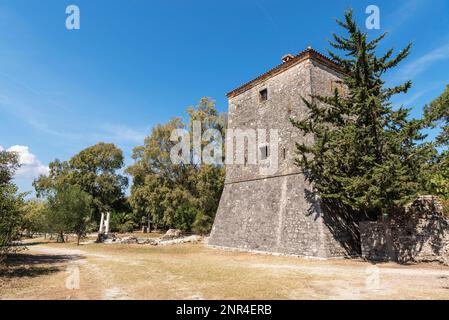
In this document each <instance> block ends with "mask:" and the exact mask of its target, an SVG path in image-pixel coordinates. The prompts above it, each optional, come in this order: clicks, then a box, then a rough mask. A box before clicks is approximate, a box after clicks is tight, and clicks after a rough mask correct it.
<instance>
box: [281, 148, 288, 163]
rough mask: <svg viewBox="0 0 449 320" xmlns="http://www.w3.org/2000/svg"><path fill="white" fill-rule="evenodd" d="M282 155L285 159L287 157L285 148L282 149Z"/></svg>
mask: <svg viewBox="0 0 449 320" xmlns="http://www.w3.org/2000/svg"><path fill="white" fill-rule="evenodd" d="M282 157H283V158H284V160H285V159H286V158H287V151H286V150H285V148H284V149H283V150H282Z"/></svg>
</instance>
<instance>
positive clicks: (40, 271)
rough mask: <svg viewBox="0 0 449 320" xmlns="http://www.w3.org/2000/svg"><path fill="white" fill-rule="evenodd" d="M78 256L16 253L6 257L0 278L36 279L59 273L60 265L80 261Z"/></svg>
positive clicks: (0, 266) (0, 269)
mask: <svg viewBox="0 0 449 320" xmlns="http://www.w3.org/2000/svg"><path fill="white" fill-rule="evenodd" d="M82 258H83V257H82V256H80V255H47V254H42V255H31V254H24V253H17V254H11V255H8V257H7V258H6V260H5V261H3V263H2V265H0V278H4V279H13V278H22V277H31V278H32V277H38V276H42V275H48V274H52V273H55V272H58V271H61V268H62V267H61V265H60V264H62V263H66V262H70V261H76V260H79V259H82Z"/></svg>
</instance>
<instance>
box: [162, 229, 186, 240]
mask: <svg viewBox="0 0 449 320" xmlns="http://www.w3.org/2000/svg"><path fill="white" fill-rule="evenodd" d="M182 235H183V234H182V231H181V230H178V229H169V230H168V231H167V232H166V233H165V234H164V236H163V237H162V239H163V240H170V239H176V238H180V237H182Z"/></svg>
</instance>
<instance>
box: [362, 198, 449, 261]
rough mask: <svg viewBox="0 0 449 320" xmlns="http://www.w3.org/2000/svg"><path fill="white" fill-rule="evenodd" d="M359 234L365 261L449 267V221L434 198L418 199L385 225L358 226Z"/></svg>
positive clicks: (365, 223) (378, 223) (366, 223)
mask: <svg viewBox="0 0 449 320" xmlns="http://www.w3.org/2000/svg"><path fill="white" fill-rule="evenodd" d="M360 233H361V245H362V255H363V257H364V258H366V259H369V260H380V261H387V260H392V261H398V262H401V263H409V262H441V263H445V264H449V218H448V217H447V216H445V215H444V214H443V208H442V206H441V204H440V203H439V202H438V199H437V198H436V197H433V196H423V197H420V198H419V199H417V200H416V201H414V202H413V203H411V204H410V205H408V206H407V207H406V208H405V210H404V211H403V212H398V213H396V214H393V215H392V216H391V217H390V218H389V219H388V220H387V221H384V222H375V221H374V222H361V223H360ZM389 246H390V248H389Z"/></svg>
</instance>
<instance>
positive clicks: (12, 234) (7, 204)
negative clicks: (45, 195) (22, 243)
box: [0, 150, 24, 261]
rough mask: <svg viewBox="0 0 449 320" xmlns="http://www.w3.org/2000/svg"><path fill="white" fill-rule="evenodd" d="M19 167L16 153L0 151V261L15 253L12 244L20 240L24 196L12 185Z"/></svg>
mask: <svg viewBox="0 0 449 320" xmlns="http://www.w3.org/2000/svg"><path fill="white" fill-rule="evenodd" d="M18 167H19V159H18V155H17V154H16V153H12V152H7V151H5V150H2V151H0V261H1V260H2V259H3V258H4V257H5V256H6V254H7V253H9V252H11V251H14V247H13V246H12V244H13V241H14V240H16V239H17V238H18V236H19V233H20V228H21V225H22V214H23V211H22V206H23V203H24V199H23V198H24V194H18V192H17V191H18V190H17V187H16V186H15V185H14V184H13V183H12V179H13V176H14V172H15V171H16V169H17V168H18Z"/></svg>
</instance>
